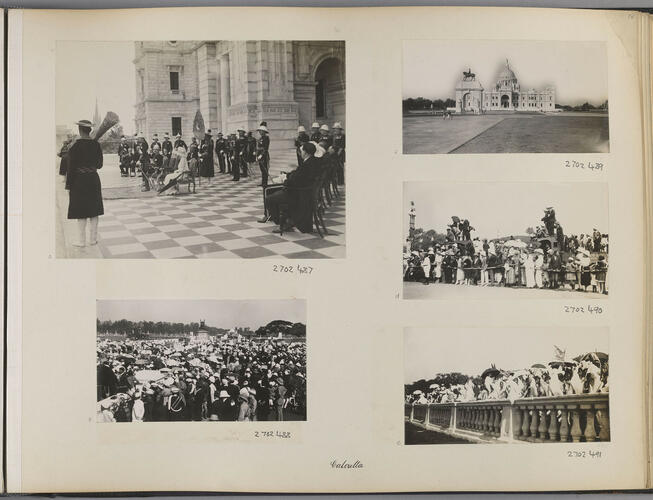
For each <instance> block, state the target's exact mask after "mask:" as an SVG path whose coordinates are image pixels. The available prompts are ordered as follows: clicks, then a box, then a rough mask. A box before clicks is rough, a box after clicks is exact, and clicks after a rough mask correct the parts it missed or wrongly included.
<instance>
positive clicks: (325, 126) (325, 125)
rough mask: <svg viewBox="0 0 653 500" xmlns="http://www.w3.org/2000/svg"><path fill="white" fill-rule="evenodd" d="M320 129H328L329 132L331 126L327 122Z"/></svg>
mask: <svg viewBox="0 0 653 500" xmlns="http://www.w3.org/2000/svg"><path fill="white" fill-rule="evenodd" d="M320 130H326V131H327V132H328V131H329V126H328V125H327V124H326V123H325V124H324V125H322V126H321V127H320Z"/></svg>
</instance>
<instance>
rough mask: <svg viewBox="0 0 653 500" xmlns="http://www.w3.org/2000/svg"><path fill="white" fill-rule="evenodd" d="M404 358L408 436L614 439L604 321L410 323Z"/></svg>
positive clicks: (415, 439) (424, 439)
mask: <svg viewBox="0 0 653 500" xmlns="http://www.w3.org/2000/svg"><path fill="white" fill-rule="evenodd" d="M443 335H444V336H445V337H446V338H447V339H448V344H447V345H443V343H442V340H441V339H442V336H443ZM525 337H528V338H527V339H525ZM454 338H455V340H454ZM505 345H510V348H509V349H506V348H505ZM460 353H465V354H464V355H461V354H460ZM405 362H406V365H405V366H406V373H405V377H406V378H405V385H404V406H405V408H406V441H407V442H406V444H425V443H437V442H453V443H458V442H500V441H505V440H520V441H535V442H541V441H563V442H564V441H596V440H609V415H608V408H609V387H610V384H609V355H608V349H607V330H597V329H594V330H589V329H580V330H579V329H576V330H572V329H557V331H549V330H547V331H546V332H545V331H544V330H543V329H528V330H525V331H524V330H519V331H518V330H516V329H512V330H511V329H483V330H482V331H481V330H474V329H465V330H463V329H460V330H458V331H456V332H453V331H437V332H435V331H432V330H419V329H408V330H407V331H406V334H405ZM454 413H455V415H454ZM510 419H512V421H511V420H510ZM516 421H518V422H519V425H518V424H517V423H516ZM420 427H421V428H420ZM418 431H419V432H418ZM424 431H426V432H424ZM408 441H410V442H408Z"/></svg>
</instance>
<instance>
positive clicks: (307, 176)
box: [263, 142, 320, 233]
mask: <svg viewBox="0 0 653 500" xmlns="http://www.w3.org/2000/svg"><path fill="white" fill-rule="evenodd" d="M301 151H302V160H303V161H302V165H301V166H299V167H297V168H296V169H295V170H293V171H292V172H290V173H289V174H288V176H287V178H286V180H285V181H284V183H283V186H274V187H271V188H267V189H266V190H265V198H264V201H265V206H266V213H267V214H268V215H269V218H270V219H272V220H273V221H274V222H275V223H277V224H281V223H283V224H284V226H283V227H280V228H279V229H275V230H274V231H273V232H275V233H279V232H282V231H290V230H292V228H293V226H294V225H297V227H298V229H300V230H310V229H308V228H307V227H306V222H307V221H306V217H307V216H308V217H309V218H310V209H311V207H310V206H309V205H308V204H307V203H303V204H302V203H301V200H302V199H305V197H302V192H301V191H298V190H301V189H304V188H308V187H311V186H312V185H313V183H314V181H315V179H316V178H317V176H318V175H319V171H320V170H319V169H320V166H319V161H318V159H317V158H315V156H314V155H315V151H316V148H315V144H312V143H310V142H307V143H304V144H303V145H302V147H301ZM308 194H309V195H310V193H308ZM309 198H310V196H309ZM282 207H283V208H286V210H287V215H288V217H287V219H286V220H285V221H281V217H280V216H281V208H282ZM263 222H264V221H263ZM310 224H311V225H312V221H310Z"/></svg>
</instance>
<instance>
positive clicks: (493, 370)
mask: <svg viewBox="0 0 653 500" xmlns="http://www.w3.org/2000/svg"><path fill="white" fill-rule="evenodd" d="M500 373H501V372H500V371H499V370H498V369H496V368H495V367H494V366H493V367H492V368H488V369H487V370H485V371H484V372H483V373H481V378H482V379H484V378H485V377H496V376H497V375H499V374H500Z"/></svg>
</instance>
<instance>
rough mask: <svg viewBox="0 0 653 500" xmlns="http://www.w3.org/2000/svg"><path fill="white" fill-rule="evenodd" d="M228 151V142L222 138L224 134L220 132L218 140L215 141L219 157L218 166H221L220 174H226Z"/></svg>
mask: <svg viewBox="0 0 653 500" xmlns="http://www.w3.org/2000/svg"><path fill="white" fill-rule="evenodd" d="M226 149H227V141H226V140H225V139H224V138H223V137H222V132H218V138H217V139H216V141H215V154H216V156H217V157H218V165H220V173H221V174H224V173H225V171H226V170H225V164H226V162H225V154H226Z"/></svg>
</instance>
